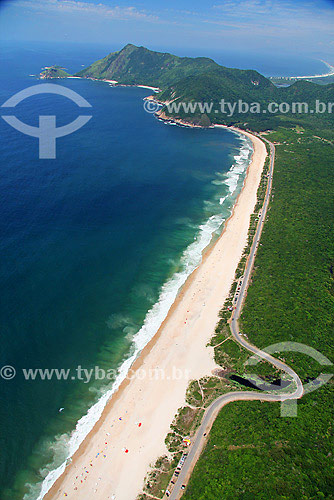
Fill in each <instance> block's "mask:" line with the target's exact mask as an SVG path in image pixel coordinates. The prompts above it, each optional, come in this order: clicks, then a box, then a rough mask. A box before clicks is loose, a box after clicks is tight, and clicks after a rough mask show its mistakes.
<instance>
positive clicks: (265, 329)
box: [184, 127, 334, 500]
mask: <svg viewBox="0 0 334 500" xmlns="http://www.w3.org/2000/svg"><path fill="white" fill-rule="evenodd" d="M268 138H269V139H270V140H271V141H275V142H276V143H279V145H277V146H276V153H277V154H276V162H275V174H274V184H273V199H272V201H271V206H270V211H269V217H268V222H267V223H266V225H265V229H264V232H263V235H262V239H261V246H260V247H259V252H258V255H257V258H256V262H255V270H254V273H253V276H252V284H251V286H250V288H249V291H248V295H247V299H246V303H245V307H244V310H243V314H242V318H241V324H242V330H243V331H244V332H247V335H248V337H249V339H250V341H251V342H252V343H254V344H255V345H258V346H259V347H262V348H264V347H266V346H268V345H270V344H273V343H276V342H282V341H294V342H300V343H304V344H306V345H308V346H311V347H313V348H315V349H317V350H319V351H320V352H321V353H322V354H324V355H325V356H327V357H329V358H330V359H332V360H333V358H334V356H333V342H332V340H333V317H334V315H333V312H334V297H333V292H334V282H333V266H334V244H333V220H334V217H333V215H334V214H333V208H334V200H333V193H334V185H333V184H334V182H333V181H334V176H333V167H334V154H333V153H334V148H333V143H332V141H333V138H334V136H333V133H332V132H331V131H329V130H320V131H319V130H318V131H317V132H316V133H315V132H311V131H310V130H307V129H306V130H305V129H303V128H301V127H299V128H296V129H294V130H291V129H279V130H278V131H277V132H274V133H271V134H269V137H268ZM224 324H225V320H224V319H223V320H222V324H221V325H220V327H219V328H218V330H219V331H218V335H220V336H221V337H220V338H222V339H224V337H226V335H227V332H226V330H225V326H224ZM216 335H217V333H216ZM216 340H218V339H217V338H216V339H214V341H216ZM228 342H229V341H227V342H225V343H224V344H222V346H221V347H222V349H223V348H224V346H225V344H227V345H226V349H227V351H228V352H229V354H228V355H229V356H230V358H233V357H234V358H235V359H236V355H237V353H236V348H235V347H234V346H233V347H232V346H231V344H230V345H228ZM280 357H281V358H282V359H285V361H286V362H287V363H288V364H289V365H291V366H292V367H293V368H294V369H295V370H296V371H297V373H298V374H299V375H300V376H301V378H302V379H303V380H304V381H306V379H308V378H314V377H316V376H318V375H319V373H320V372H321V371H322V372H325V371H329V372H331V367H324V366H319V364H318V363H316V362H314V361H312V360H311V358H309V357H308V356H306V355H304V354H296V353H289V352H284V353H281V354H280ZM263 365H264V364H263ZM263 370H264V372H265V371H266V369H265V367H264V368H263ZM333 395H334V385H333V380H331V381H330V382H329V383H328V384H327V385H325V386H323V387H322V388H321V389H319V390H317V391H315V392H312V393H310V394H307V395H305V396H304V397H303V398H302V400H301V401H299V402H298V417H297V418H281V417H280V406H279V404H273V403H260V402H247V403H246V402H238V403H233V404H231V405H228V406H227V407H225V408H224V409H223V410H222V411H221V412H220V414H219V416H218V418H217V419H216V421H215V423H214V426H213V428H212V431H211V434H210V439H209V441H208V444H207V446H206V448H205V450H204V452H203V454H202V456H201V458H200V460H199V461H198V463H197V465H196V467H195V470H194V473H193V475H192V477H191V480H190V482H189V486H188V488H187V490H186V493H185V496H184V498H185V500H195V499H196V500H201V499H203V500H204V499H205V500H217V499H218V498H219V499H226V500H229V499H231V500H232V499H233V500H234V499H268V498H271V499H276V498H277V499H279V498H280V499H289V500H290V499H291V500H292V499H296V498H298V499H302V500H306V499H318V498H326V499H332V498H334V495H333V491H334V475H333V453H334V450H333V407H332V406H333V405H332V401H333Z"/></svg>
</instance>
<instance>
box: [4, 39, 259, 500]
mask: <svg viewBox="0 0 334 500" xmlns="http://www.w3.org/2000/svg"><path fill="white" fill-rule="evenodd" d="M116 48H118V47H111V48H110V49H109V50H114V49H116ZM106 52H108V50H107V49H106V48H104V47H101V46H96V47H84V46H82V45H71V46H65V45H62V44H57V45H51V44H48V45H45V44H44V45H41V44H30V45H27V46H25V47H21V46H18V45H7V46H6V45H3V47H2V52H1V56H0V68H1V72H0V103H1V104H2V103H3V102H4V101H5V100H7V99H8V98H9V97H10V96H11V95H13V94H14V93H15V92H17V91H19V90H22V89H24V88H26V87H28V86H30V85H34V84H39V83H41V82H40V81H38V80H36V79H35V78H34V77H30V76H29V75H30V74H36V73H38V72H39V71H40V69H41V67H43V66H45V65H49V64H53V63H60V64H63V65H64V66H66V67H67V68H68V70H69V71H77V70H79V69H80V68H81V67H82V65H87V64H89V63H91V62H92V61H94V60H95V59H97V58H99V57H102V56H104V55H105V54H106ZM209 55H210V54H209ZM57 84H61V85H64V86H66V87H69V88H71V89H73V90H75V91H76V92H78V93H79V94H80V95H82V96H83V97H84V98H85V99H87V100H88V101H89V102H90V103H91V105H92V110H88V111H87V110H80V113H81V114H92V115H93V118H92V119H91V121H90V122H89V123H88V124H87V125H86V126H85V127H84V128H82V129H81V130H79V131H77V132H76V133H74V134H72V135H69V136H67V137H63V138H60V139H59V140H57V158H56V159H55V160H38V141H37V139H35V138H32V137H28V136H25V135H22V134H21V133H19V132H17V131H15V130H13V129H12V128H10V127H9V126H8V125H7V124H6V123H5V122H4V121H3V120H1V119H0V130H1V135H0V157H1V175H0V200H1V201H0V203H1V211H0V227H1V243H0V252H1V263H0V266H1V267H0V281H1V290H2V293H1V302H0V319H1V323H0V324H1V330H0V335H1V343H0V346H1V347H0V367H1V366H3V365H12V366H13V367H15V369H16V372H17V375H16V377H15V378H14V379H12V380H10V381H5V380H0V398H1V399H0V400H1V407H0V418H1V426H0V447H1V450H2V453H1V457H0V490H1V493H0V498H1V499H3V500H9V499H10V500H18V499H22V498H23V497H24V498H25V499H26V500H32V499H36V498H38V497H39V495H40V490H41V483H42V481H43V480H44V483H43V484H44V486H43V488H44V490H45V489H46V488H47V486H48V485H49V484H51V482H52V480H53V479H54V477H55V472H54V471H55V469H56V468H57V467H59V466H61V465H62V464H63V463H64V461H65V460H66V458H67V457H68V456H69V455H70V454H71V453H72V452H73V451H74V450H75V449H76V448H77V446H78V445H79V443H80V441H81V440H82V439H83V437H84V436H85V434H86V433H87V432H88V431H89V429H90V428H91V426H92V425H93V423H94V421H96V419H97V418H98V416H99V414H100V413H101V411H102V408H103V406H104V404H105V401H106V399H107V397H108V396H109V395H110V392H111V391H112V390H114V389H115V383H116V384H117V383H119V382H120V381H121V379H122V376H123V375H124V372H125V371H126V368H127V367H128V366H129V364H130V363H131V361H132V360H133V359H134V357H135V356H136V355H137V354H138V352H139V351H140V349H141V348H142V347H143V346H144V345H145V344H146V343H147V341H148V340H149V339H150V338H151V337H152V335H154V333H155V332H156V330H157V328H158V327H159V325H160V323H161V321H162V320H163V319H164V317H165V316H166V314H167V312H168V309H169V307H170V305H171V304H172V302H173V300H174V298H175V296H176V294H177V292H178V290H179V288H180V287H181V286H182V284H183V283H184V281H185V280H186V278H187V276H188V275H189V274H190V273H191V271H192V270H193V269H194V268H195V267H196V266H197V265H198V264H199V262H200V260H201V255H202V251H203V249H204V248H205V247H206V246H207V245H208V244H209V243H210V240H211V238H212V237H216V236H217V235H218V234H219V233H220V231H221V229H222V227H223V224H224V221H225V220H226V218H227V217H228V216H229V214H230V212H231V208H232V206H233V203H234V201H235V199H236V196H237V194H238V193H239V192H240V189H241V186H242V183H243V180H244V175H245V169H246V167H247V165H248V162H249V159H250V156H251V145H250V144H249V143H248V141H247V140H245V139H243V138H240V137H239V136H238V135H236V134H233V133H231V132H227V131H224V130H191V129H187V128H180V127H177V126H169V125H165V124H163V123H161V122H159V121H157V120H156V119H155V118H154V117H153V116H152V115H149V114H147V113H145V111H144V109H143V98H144V97H145V96H147V95H149V94H150V91H147V90H144V89H138V88H111V87H110V86H109V85H108V84H106V83H102V82H92V81H82V80H66V81H65V80H62V81H58V82H57ZM14 111H15V116H17V117H18V118H20V119H21V120H22V121H25V122H26V123H29V124H31V125H35V126H36V125H37V124H38V116H39V115H56V116H57V125H58V126H60V125H65V124H66V123H68V122H70V121H72V120H73V119H75V118H76V117H77V115H78V108H77V107H76V106H75V105H74V104H73V103H71V102H69V101H68V100H66V99H65V98H63V97H59V96H54V95H41V96H35V97H31V98H29V99H27V100H26V101H24V102H22V103H21V104H20V105H19V106H18V107H17V109H15V110H14ZM6 114H12V112H9V111H8V110H6ZM13 114H14V113H13ZM78 366H81V367H82V368H85V369H94V368H95V366H99V367H100V368H103V369H106V370H107V369H118V370H119V372H118V373H119V375H117V376H116V380H115V378H114V379H112V380H107V381H106V380H95V379H94V378H93V379H92V380H91V381H90V382H89V383H84V382H83V381H78V380H72V379H71V378H70V379H68V380H66V381H65V380H57V379H56V378H55V377H53V378H52V379H51V380H40V379H39V378H38V379H36V380H34V381H27V380H25V379H24V376H23V373H22V369H24V368H25V369H27V368H58V369H60V368H64V369H71V370H72V371H71V374H73V373H75V370H76V368H77V367H78ZM60 408H64V410H63V411H62V412H59V409H60ZM89 408H90V410H89V412H88V413H87V411H88V409H89ZM45 478H46V480H45Z"/></svg>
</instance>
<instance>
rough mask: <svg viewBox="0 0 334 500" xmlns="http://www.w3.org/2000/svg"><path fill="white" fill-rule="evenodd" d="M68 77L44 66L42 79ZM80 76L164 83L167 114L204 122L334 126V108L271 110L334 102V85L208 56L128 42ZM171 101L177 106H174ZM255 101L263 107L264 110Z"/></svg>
mask: <svg viewBox="0 0 334 500" xmlns="http://www.w3.org/2000/svg"><path fill="white" fill-rule="evenodd" d="M66 76H69V75H68V73H66V72H65V71H64V68H61V67H60V66H51V67H49V68H45V70H44V71H42V73H41V74H40V78H43V79H44V78H65V77H66ZM75 76H78V77H81V78H96V79H102V80H116V81H117V82H118V83H120V84H124V85H148V86H154V87H159V88H160V89H161V92H160V93H159V94H157V96H156V98H157V99H158V100H159V101H160V102H161V103H162V104H165V106H164V107H163V109H162V113H163V114H162V116H163V117H167V118H171V119H176V120H177V119H179V120H183V121H186V122H187V123H193V124H199V125H201V126H209V125H211V124H212V123H222V124H225V125H236V126H239V127H241V128H250V129H252V130H256V131H261V130H267V129H273V128H275V127H277V126H278V125H281V124H283V125H285V126H295V125H296V124H298V125H302V126H305V125H311V126H319V124H321V125H323V124H325V126H326V127H327V128H330V127H332V125H333V116H334V109H333V110H332V112H325V113H315V112H313V113H309V112H305V110H303V109H302V111H298V110H297V112H296V111H293V110H291V109H289V110H286V109H285V108H283V110H282V109H278V110H277V111H275V112H272V111H268V104H269V103H270V102H274V103H277V104H278V105H279V104H281V103H286V104H287V105H289V106H292V105H293V103H295V102H297V103H304V104H306V105H307V106H308V108H309V110H310V109H315V104H316V100H319V101H321V102H326V103H328V102H334V84H329V85H317V84H315V83H312V82H308V81H305V80H303V81H302V80H300V81H297V82H295V83H294V84H292V85H291V86H289V87H277V86H275V85H274V84H273V83H272V82H271V81H270V80H269V79H267V78H265V77H264V76H263V75H261V74H260V73H258V72H257V71H254V70H240V69H234V68H226V67H224V66H220V65H219V64H217V63H216V62H214V61H213V60H212V59H209V58H205V57H196V58H190V57H178V56H174V55H172V54H169V53H162V52H154V51H151V50H148V49H146V48H145V47H136V46H135V45H132V44H128V45H126V46H125V47H124V48H123V49H121V50H119V51H117V52H112V53H110V54H108V55H107V56H106V57H104V58H103V59H100V60H98V61H96V62H94V63H93V64H91V65H90V66H89V67H88V68H85V69H83V70H81V71H79V72H78V73H76V75H75ZM222 99H223V100H225V102H226V103H230V104H232V105H233V104H235V105H236V107H235V108H234V109H233V113H231V112H230V109H226V108H225V110H223V109H222V106H221V101H222ZM240 101H243V102H244V103H247V104H248V105H249V109H248V110H247V109H246V110H245V107H242V108H241V109H240V107H239V103H240ZM171 102H173V106H174V108H173V109H171V107H170V106H169V104H170V103H171ZM181 103H183V104H186V105H187V104H194V103H200V104H203V103H205V104H206V106H210V105H211V108H210V109H209V108H205V109H204V110H203V108H202V109H199V108H197V109H195V110H194V109H191V110H190V111H189V109H188V110H187V109H184V107H182V106H181V107H179V108H177V105H178V104H181ZM254 103H257V105H258V107H260V108H261V109H260V111H258V108H256V107H255V105H254ZM183 104H182V105H183ZM252 104H253V106H252V108H251V107H250V106H251V105H252ZM175 106H176V107H175Z"/></svg>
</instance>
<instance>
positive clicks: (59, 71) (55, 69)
mask: <svg viewBox="0 0 334 500" xmlns="http://www.w3.org/2000/svg"><path fill="white" fill-rule="evenodd" d="M68 76H71V75H70V74H69V73H67V72H66V71H65V68H63V67H62V66H57V65H52V66H46V67H45V68H43V69H42V71H41V72H40V74H39V75H38V77H39V78H40V79H41V80H49V79H52V78H67V77H68Z"/></svg>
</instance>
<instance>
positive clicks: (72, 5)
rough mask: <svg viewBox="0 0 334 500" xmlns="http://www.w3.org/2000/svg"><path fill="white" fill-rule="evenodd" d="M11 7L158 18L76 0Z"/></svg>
mask: <svg viewBox="0 0 334 500" xmlns="http://www.w3.org/2000/svg"><path fill="white" fill-rule="evenodd" d="M13 5H16V6H18V7H24V8H27V9H31V10H35V11H36V10H37V11H39V12H48V11H53V12H58V13H61V14H62V13H63V14H66V13H69V14H72V13H73V14H85V15H87V14H88V15H95V16H100V17H103V18H106V19H115V20H121V21H131V20H135V21H149V22H154V21H158V19H159V18H158V17H157V16H154V15H152V14H148V13H146V12H144V11H141V10H138V9H136V7H133V6H129V7H119V6H115V7H110V6H108V5H105V4H103V3H99V4H95V3H92V2H81V1H77V0H32V1H30V0H18V1H17V2H15V3H14V4H13Z"/></svg>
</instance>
